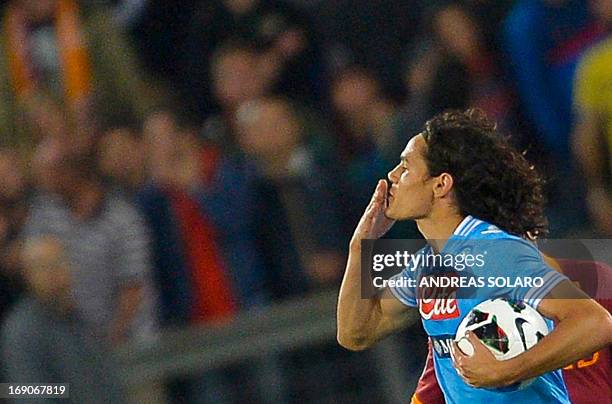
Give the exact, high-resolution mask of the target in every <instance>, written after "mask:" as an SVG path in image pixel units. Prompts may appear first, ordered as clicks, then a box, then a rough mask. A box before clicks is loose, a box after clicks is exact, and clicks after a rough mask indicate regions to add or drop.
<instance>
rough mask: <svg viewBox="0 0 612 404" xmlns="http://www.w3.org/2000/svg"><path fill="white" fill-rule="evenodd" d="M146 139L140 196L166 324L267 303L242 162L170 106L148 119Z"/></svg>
mask: <svg viewBox="0 0 612 404" xmlns="http://www.w3.org/2000/svg"><path fill="white" fill-rule="evenodd" d="M145 144H146V151H147V152H146V154H147V160H148V171H149V177H150V182H149V183H148V184H147V186H146V187H145V189H144V190H143V191H142V192H141V193H140V194H139V195H138V196H137V200H138V205H139V206H140V208H141V209H142V211H143V212H144V214H145V217H146V218H147V221H148V223H149V225H150V227H151V229H152V233H153V241H154V245H155V246H156V248H154V254H155V260H154V261H155V274H156V278H157V283H158V285H159V288H160V291H161V302H162V318H163V322H164V324H177V323H181V322H183V323H191V322H210V321H215V320H223V319H228V318H231V317H232V316H233V315H234V314H235V313H236V312H237V311H238V310H241V309H245V308H247V307H251V306H253V305H257V304H261V303H264V302H265V294H264V293H263V289H262V287H263V286H262V282H263V276H262V269H261V262H260V258H259V256H258V252H257V250H256V246H255V242H254V224H253V223H254V213H253V202H252V200H253V195H252V194H253V189H252V185H250V183H249V174H248V170H247V169H246V167H245V166H244V164H242V163H240V162H239V161H238V160H236V159H234V158H232V157H229V156H224V155H222V154H221V153H220V152H219V150H218V149H217V148H216V147H215V146H212V145H205V144H202V143H201V142H200V141H199V140H198V139H197V138H196V136H195V135H194V134H193V133H192V132H189V131H187V130H185V129H184V128H181V127H180V126H179V124H178V123H177V122H176V119H175V118H174V117H173V116H171V115H170V114H168V113H160V114H157V115H156V116H155V117H154V118H152V119H151V120H149V124H148V125H147V126H146V127H145Z"/></svg>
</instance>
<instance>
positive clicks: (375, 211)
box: [351, 180, 395, 246]
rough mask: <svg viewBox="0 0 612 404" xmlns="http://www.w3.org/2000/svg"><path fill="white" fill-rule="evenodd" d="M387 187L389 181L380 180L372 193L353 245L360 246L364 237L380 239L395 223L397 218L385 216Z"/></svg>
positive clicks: (352, 242)
mask: <svg viewBox="0 0 612 404" xmlns="http://www.w3.org/2000/svg"><path fill="white" fill-rule="evenodd" d="M387 187H388V184H387V181H385V180H379V181H378V184H377V185H376V189H375V190H374V195H372V199H371V200H370V203H369V204H368V207H367V208H366V210H365V212H364V214H363V216H361V220H359V224H357V228H356V229H355V232H354V233H353V238H352V239H351V246H358V245H359V243H360V242H361V240H363V239H378V238H380V237H382V236H383V235H384V234H385V233H386V232H388V231H389V229H390V228H391V227H392V226H393V224H394V223H395V220H392V219H389V218H388V217H387V216H385V209H386V208H387Z"/></svg>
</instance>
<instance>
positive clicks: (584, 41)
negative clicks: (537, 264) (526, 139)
mask: <svg viewBox="0 0 612 404" xmlns="http://www.w3.org/2000/svg"><path fill="white" fill-rule="evenodd" d="M603 32H604V31H603V29H602V27H601V24H600V23H599V22H598V21H597V19H596V18H595V17H594V16H593V15H592V13H591V12H590V10H589V8H588V2H586V1H581V0H535V1H519V2H517V3H516V4H515V6H514V7H513V8H512V10H511V11H510V14H509V15H508V17H507V19H506V21H505V22H504V26H503V47H504V50H505V52H506V54H507V55H508V58H509V62H510V67H511V70H510V71H511V78H512V79H513V80H514V81H515V82H516V84H515V85H516V88H517V90H518V94H519V99H520V106H521V108H522V109H523V110H524V111H525V114H526V116H527V118H528V119H529V121H530V123H531V124H532V125H533V127H534V129H535V130H534V135H535V136H534V138H533V140H534V141H537V142H538V143H539V144H540V145H541V147H543V148H544V149H545V150H546V152H545V153H543V157H544V159H540V160H539V161H537V163H538V165H539V166H541V167H544V169H543V170H542V171H544V172H545V175H546V177H547V179H548V184H549V185H548V193H549V195H548V196H549V197H548V199H549V200H550V203H549V206H548V209H547V216H548V218H549V223H550V234H551V236H553V237H564V236H569V235H571V234H580V233H581V232H584V230H585V226H586V225H587V224H588V217H587V215H586V212H587V209H586V206H585V203H584V197H585V189H584V188H585V186H584V181H583V179H582V178H579V177H578V175H577V173H576V162H575V160H574V159H573V158H572V157H573V156H572V154H571V151H570V134H571V128H572V125H573V124H574V113H573V112H574V108H573V106H572V97H573V96H572V93H573V85H572V83H573V78H574V75H575V72H576V65H577V63H578V60H579V59H580V57H581V55H582V54H583V53H584V51H585V50H586V49H587V48H588V47H589V46H591V45H593V44H594V43H596V42H597V41H598V40H600V39H601V38H602V36H603ZM568 211H571V212H572V213H573V214H572V215H568V214H567V212H568Z"/></svg>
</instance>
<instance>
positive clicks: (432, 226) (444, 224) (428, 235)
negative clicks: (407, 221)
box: [416, 213, 464, 252]
mask: <svg viewBox="0 0 612 404" xmlns="http://www.w3.org/2000/svg"><path fill="white" fill-rule="evenodd" d="M463 219H464V216H462V215H461V214H459V213H452V214H448V213H445V214H435V213H432V214H431V215H430V216H428V217H426V218H423V219H419V220H417V221H416V223H417V227H418V228H419V231H420V232H421V234H423V237H425V239H426V240H427V242H428V243H429V244H430V245H431V246H432V247H433V249H434V251H436V252H440V251H441V250H442V249H443V248H444V245H445V244H446V241H447V240H448V239H449V238H450V237H451V236H452V235H453V232H454V231H455V229H456V228H457V226H459V224H460V223H461V221H463Z"/></svg>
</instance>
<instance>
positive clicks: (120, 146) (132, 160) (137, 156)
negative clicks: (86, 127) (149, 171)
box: [98, 126, 146, 197]
mask: <svg viewBox="0 0 612 404" xmlns="http://www.w3.org/2000/svg"><path fill="white" fill-rule="evenodd" d="M98 154H99V165H100V172H101V174H102V175H103V176H104V177H105V178H107V179H108V180H110V181H111V183H112V185H113V186H115V187H117V188H118V190H119V191H120V192H123V193H124V194H125V195H126V196H127V197H133V196H134V195H135V194H136V193H138V192H139V191H140V190H141V189H142V187H143V186H144V182H145V179H146V172H145V160H146V156H145V151H144V145H143V141H142V137H141V136H140V135H139V133H138V132H137V129H135V128H132V127H128V126H118V127H116V128H112V129H109V130H107V131H105V132H104V134H103V135H102V136H101V138H100V140H99V142H98Z"/></svg>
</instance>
